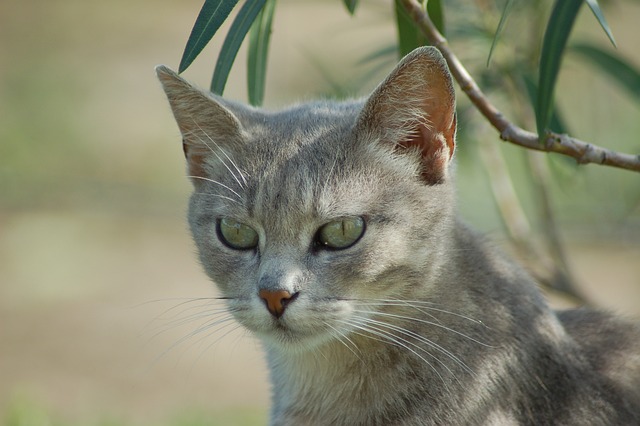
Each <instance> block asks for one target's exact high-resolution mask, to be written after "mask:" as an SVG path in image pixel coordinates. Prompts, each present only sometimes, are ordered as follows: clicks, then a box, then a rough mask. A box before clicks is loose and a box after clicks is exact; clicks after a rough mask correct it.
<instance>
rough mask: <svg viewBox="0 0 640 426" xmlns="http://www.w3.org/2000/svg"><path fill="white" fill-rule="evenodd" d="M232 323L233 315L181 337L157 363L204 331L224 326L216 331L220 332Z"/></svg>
mask: <svg viewBox="0 0 640 426" xmlns="http://www.w3.org/2000/svg"><path fill="white" fill-rule="evenodd" d="M232 321H233V317H232V316H231V315H228V316H227V317H224V318H221V319H217V320H215V321H208V322H207V323H205V324H203V325H200V326H198V327H197V328H196V329H195V330H193V331H192V332H191V333H189V334H187V335H185V336H183V337H181V338H180V339H178V340H176V341H175V342H173V343H172V344H171V345H170V346H169V347H168V348H167V349H165V350H164V351H162V353H161V354H160V355H159V356H158V357H156V359H155V361H156V362H157V361H158V360H160V359H162V358H163V357H165V356H166V355H167V354H168V353H169V352H171V351H173V350H175V349H176V348H177V347H178V346H180V345H182V344H183V343H185V342H186V341H188V340H189V339H192V338H193V337H194V336H197V335H198V334H200V333H203V332H204V331H206V330H209V329H210V328H212V327H216V326H219V325H220V324H224V325H223V326H222V327H218V328H217V329H216V332H219V331H221V330H223V329H224V328H226V327H228V326H229V325H231V324H233V322H232Z"/></svg>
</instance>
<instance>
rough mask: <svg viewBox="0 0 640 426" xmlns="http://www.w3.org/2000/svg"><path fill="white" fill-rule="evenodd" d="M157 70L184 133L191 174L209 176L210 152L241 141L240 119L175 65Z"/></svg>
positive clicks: (184, 146) (157, 68)
mask: <svg viewBox="0 0 640 426" xmlns="http://www.w3.org/2000/svg"><path fill="white" fill-rule="evenodd" d="M155 70H156V74H157V76H158V79H159V80H160V83H162V87H163V89H164V92H165V94H166V95H167V98H168V100H169V105H170V106H171V110H172V111H173V115H174V117H175V119H176V122H177V123H178V127H179V128H180V132H181V133H182V143H183V150H184V153H185V157H186V159H187V165H188V168H189V175H190V176H193V177H195V178H194V179H197V178H202V177H206V176H205V167H204V165H205V161H206V158H207V156H209V155H211V153H212V152H213V151H214V149H216V148H218V147H223V146H225V145H229V144H234V143H238V142H240V140H241V134H242V130H241V125H240V122H239V121H238V119H237V118H236V117H235V115H234V114H233V113H232V112H231V111H229V110H228V109H227V108H225V107H224V106H223V105H222V104H221V103H220V102H218V101H216V100H215V99H214V98H212V97H211V96H210V95H209V94H207V93H205V92H203V91H201V90H199V89H196V88H195V87H193V86H192V85H191V84H189V83H188V82H187V81H186V80H184V79H183V78H181V77H180V76H179V75H178V74H177V73H175V72H174V71H172V70H171V69H169V68H167V67H166V66H164V65H158V66H157V67H156V68H155ZM194 183H195V180H194Z"/></svg>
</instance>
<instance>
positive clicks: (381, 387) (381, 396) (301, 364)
mask: <svg viewBox="0 0 640 426" xmlns="http://www.w3.org/2000/svg"><path fill="white" fill-rule="evenodd" d="M348 352H349V354H350V355H347V354H345V353H342V354H341V356H340V358H337V359H336V358H334V356H335V355H336V354H331V355H327V354H323V353H322V351H317V352H316V353H315V354H314V355H313V356H310V357H309V359H305V360H302V361H300V360H298V362H290V363H286V362H279V363H276V365H272V370H271V376H272V383H273V391H274V407H273V413H272V415H273V419H277V420H274V422H273V423H272V424H276V425H306V424H310V425H311V424H313V425H318V424H331V425H375V424H381V425H382V424H385V425H392V424H404V422H402V421H401V420H400V419H401V418H405V417H406V416H410V415H411V413H410V411H412V410H415V409H416V408H417V407H416V406H415V403H412V401H411V397H410V395H411V394H415V392H416V390H417V389H418V388H422V384H423V383H424V378H423V377H418V375H417V374H416V371H420V370H416V368H415V366H414V365H412V362H410V361H411V359H410V358H409V357H406V359H405V357H397V356H394V355H391V356H389V355H388V354H386V355H385V356H383V357H382V358H384V359H380V355H379V354H375V353H357V352H356V353H352V352H350V351H348ZM356 355H357V356H356ZM437 388H438V387H437V386H435V387H433V388H432V389H431V391H434V390H436V389H437ZM420 394H421V400H422V404H423V405H424V406H427V405H429V401H433V400H434V399H435V398H433V396H430V395H428V394H425V393H423V392H420ZM409 424H410V423H409Z"/></svg>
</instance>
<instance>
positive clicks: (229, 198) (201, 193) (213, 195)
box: [187, 176, 240, 204]
mask: <svg viewBox="0 0 640 426" xmlns="http://www.w3.org/2000/svg"><path fill="white" fill-rule="evenodd" d="M187 177H188V176H187ZM194 195H202V196H208V197H217V198H222V199H223V200H228V201H233V202H234V203H238V204H240V202H239V201H238V200H236V199H235V198H231V197H227V196H226V195H222V194H211V193H208V192H194Z"/></svg>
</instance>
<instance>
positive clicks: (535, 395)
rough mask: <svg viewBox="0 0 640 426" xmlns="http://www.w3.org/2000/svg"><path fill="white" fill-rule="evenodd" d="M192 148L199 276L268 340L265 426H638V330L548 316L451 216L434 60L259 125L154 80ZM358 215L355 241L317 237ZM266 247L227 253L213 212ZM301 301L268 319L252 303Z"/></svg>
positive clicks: (442, 70) (445, 119) (424, 53)
mask: <svg viewBox="0 0 640 426" xmlns="http://www.w3.org/2000/svg"><path fill="white" fill-rule="evenodd" d="M158 76H159V78H160V80H161V82H162V83H163V86H164V89H165V91H166V93H167V96H168V98H169V101H170V104H171V107H172V109H173V112H174V114H175V117H176V120H177V122H178V125H179V127H180V129H181V131H182V134H183V137H184V145H185V152H186V155H187V160H188V167H189V175H190V176H192V180H193V183H194V188H195V191H194V193H193V196H192V198H191V202H190V207H189V221H190V226H191V230H192V233H193V237H194V239H195V241H196V244H197V247H198V250H199V253H200V259H201V262H202V264H203V266H204V268H205V270H206V272H207V273H208V275H209V276H210V277H211V278H212V279H213V281H214V282H215V283H216V284H217V286H218V287H219V289H220V290H221V292H222V294H223V295H224V296H225V297H226V298H227V299H228V300H227V302H228V308H229V310H230V312H232V313H233V315H234V316H235V318H236V319H237V320H238V321H239V322H240V323H241V324H243V325H244V326H245V327H246V328H247V329H249V330H250V331H252V332H253V333H254V334H255V335H256V336H257V337H258V338H260V340H261V341H262V342H263V344H264V348H265V350H266V353H267V359H268V363H269V367H270V372H271V382H272V387H273V388H272V391H273V408H272V413H271V424H272V425H325V424H326V425H349V426H351V425H511V424H513V425H631V424H640V391H639V389H640V327H639V326H638V325H637V324H631V323H624V322H622V321H620V320H618V319H615V318H613V317H610V316H607V315H604V314H600V313H593V312H589V311H571V312H564V313H560V314H559V315H556V314H555V313H554V312H553V311H551V310H550V309H549V307H548V306H547V305H546V303H545V301H544V300H543V298H542V296H541V295H540V293H539V291H538V290H537V288H536V285H535V283H534V282H533V281H532V280H531V278H530V277H529V276H528V275H527V274H526V273H525V272H523V271H522V270H521V269H520V268H519V267H517V266H515V265H514V264H512V263H510V262H509V261H508V260H506V259H505V257H504V256H503V255H502V254H501V253H499V251H498V250H496V249H495V248H493V247H491V246H490V245H489V244H487V243H486V242H485V241H483V239H482V238H481V237H479V236H477V235H476V234H474V233H473V232H472V231H470V230H469V229H468V228H467V227H466V226H465V225H464V224H462V223H461V222H460V220H458V219H457V217H456V213H455V208H454V204H455V203H454V186H453V182H452V176H451V166H450V163H451V157H452V155H453V147H454V135H455V115H454V112H453V111H454V102H455V101H454V94H453V89H452V83H451V79H450V76H449V73H448V71H447V69H446V65H445V63H444V60H443V59H442V57H441V56H440V54H439V53H438V52H437V50H435V49H432V48H421V49H418V50H416V51H414V52H413V53H411V54H410V55H408V56H407V57H406V58H405V59H404V60H403V61H402V62H401V63H400V64H399V65H398V67H397V68H396V69H395V70H394V71H393V72H392V73H391V75H390V76H389V78H388V79H387V80H385V82H383V83H382V84H381V85H380V86H379V87H378V89H376V91H375V92H374V93H373V94H372V95H371V96H370V97H369V98H368V99H364V100H360V101H351V102H345V103H336V102H316V103H309V104H303V105H298V106H293V107H291V108H289V109H286V110H283V111H280V112H274V113H270V112H265V111H262V110H258V109H253V108H250V107H246V106H243V105H239V104H236V103H232V102H229V101H227V100H223V99H221V98H218V97H215V96H213V95H210V94H205V93H204V92H201V91H198V90H197V89H194V88H193V87H192V86H190V85H189V84H188V83H186V82H185V81H184V80H182V79H180V78H179V77H178V76H177V75H176V74H175V73H173V72H172V71H170V70H168V69H167V68H164V67H159V68H158ZM349 216H361V217H364V218H365V221H366V231H365V233H364V234H363V236H362V238H361V239H360V240H359V241H358V242H357V243H356V244H355V245H353V246H352V247H349V248H347V249H344V250H327V249H325V248H322V247H318V246H317V244H314V237H315V235H316V233H317V231H318V229H319V228H320V227H321V226H322V225H324V224H326V223H327V222H329V221H332V220H335V219H337V218H341V217H349ZM222 217H228V218H233V219H235V220H237V221H239V222H242V223H244V224H246V225H249V226H250V227H252V228H253V229H255V230H256V231H257V233H258V235H259V245H258V247H257V248H256V249H255V250H245V251H238V250H233V249H231V248H229V247H227V246H225V245H224V244H223V243H222V242H221V241H220V239H219V238H218V236H217V234H216V231H215V229H216V225H215V224H216V221H217V220H218V219H219V218H222ZM263 288H267V289H271V290H273V289H281V290H286V291H288V292H289V293H291V294H293V293H296V292H297V294H298V297H297V298H296V299H295V300H293V301H292V302H291V303H290V304H289V305H288V306H287V308H286V311H285V312H284V315H282V316H281V317H280V318H276V317H274V316H273V315H271V314H270V313H269V312H268V310H267V309H266V307H265V303H264V301H263V300H261V299H260V297H259V296H258V292H259V290H261V289H263Z"/></svg>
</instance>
